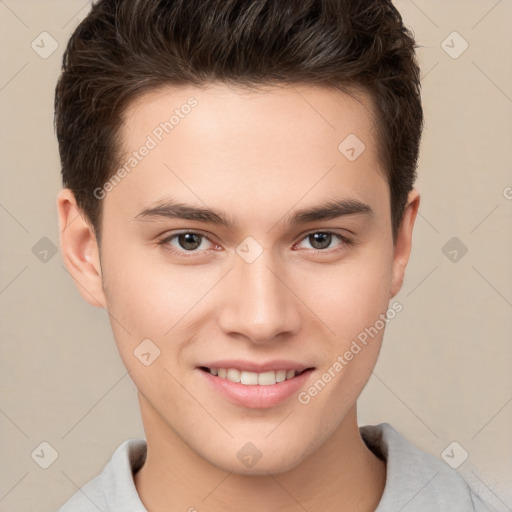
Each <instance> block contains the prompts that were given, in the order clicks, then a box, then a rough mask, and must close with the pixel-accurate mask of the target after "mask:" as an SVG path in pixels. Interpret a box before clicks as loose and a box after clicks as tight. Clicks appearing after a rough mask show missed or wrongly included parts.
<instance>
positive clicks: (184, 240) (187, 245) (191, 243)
mask: <svg viewBox="0 0 512 512" xmlns="http://www.w3.org/2000/svg"><path fill="white" fill-rule="evenodd" d="M178 238H179V242H180V245H181V247H183V249H197V248H198V247H199V246H200V245H201V242H200V240H199V241H198V239H200V238H201V235H196V234H194V233H182V234H181V235H179V237H178Z"/></svg>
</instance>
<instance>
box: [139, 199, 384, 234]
mask: <svg viewBox="0 0 512 512" xmlns="http://www.w3.org/2000/svg"><path fill="white" fill-rule="evenodd" d="M349 215H350V216H351V215H367V216H373V215H374V211H373V209H372V208H371V206H370V205H368V204H366V203H363V202H362V201H359V200H358V199H337V200H331V201H328V202H327V203H323V204H322V205H320V206H312V207H309V208H305V209H301V210H297V211H296V212H295V213H294V214H293V215H292V217H291V218H290V220H289V224H291V225H299V224H306V223H309V222H317V221H323V220H332V219H337V218H339V217H345V216H349ZM152 218H167V219H170V218H175V219H183V220H191V221H199V222H206V223H209V224H217V225H224V226H226V227H227V228H229V229H233V226H234V225H235V220H234V218H230V217H228V216H227V215H226V214H224V213H223V212H221V211H220V210H212V209H209V208H202V207H198V206H193V205H187V204H184V203H180V202H177V201H174V200H172V199H168V200H165V201H162V202H160V203H158V204H156V205H153V206H151V207H149V208H145V209H144V210H142V211H141V212H140V213H138V214H137V215H136V216H135V217H134V220H139V221H146V220H150V219H152Z"/></svg>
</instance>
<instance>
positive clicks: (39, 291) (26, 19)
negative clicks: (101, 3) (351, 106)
mask: <svg viewBox="0 0 512 512" xmlns="http://www.w3.org/2000/svg"><path fill="white" fill-rule="evenodd" d="M396 4H397V6H398V8H399V9H400V11H401V12H402V14H403V16H404V19H405V21H406V24H407V25H408V26H410V27H411V28H412V29H413V31H414V33H415V35H416V37H417V41H418V43H419V44H421V45H422V46H423V48H421V49H420V50H419V57H420V62H421V66H422V70H423V98H424V108H425V115H426V128H425V134H424V139H423V145H422V155H421V161H420V167H419V174H420V178H419V181H418V184H417V185H418V188H419V190H420V192H421V193H422V203H421V208H420V217H419V219H418V221H417V225H416V229H415V235H414V244H415V245H414V249H413V254H412V259H411V262H410V265H409V269H408V274H407V278H406V281H405V284H404V287H403V289H402V291H401V292H400V294H399V296H398V297H397V299H398V300H399V301H400V302H401V303H402V304H403V306H404V310H403V311H402V312H401V313H400V314H399V315H398V316H397V318H396V319H395V320H393V321H392V322H391V323H390V325H389V326H388V328H387V332H386V336H385V340H384V346H383V349H382V352H381V358H380V360H379V363H378V364H377V367H376V368H375V373H374V375H373V376H372V377H371V379H370V381H369V383H368V385H367V387H366V389H365V390H364V392H363V394H362V396H361V399H360V402H359V404H360V405H359V422H360V424H375V423H380V422H388V423H391V424H392V425H393V426H394V427H395V428H396V429H397V430H398V431H399V432H401V433H402V434H403V435H404V436H405V437H407V438H408V439H409V440H410V441H411V442H413V443H415V444H416V445H417V446H419V447H420V448H422V449H424V450H425V451H428V452H430V453H432V454H434V455H436V456H437V457H441V452H442V451H443V450H444V448H445V447H446V446H447V445H449V443H451V442H452V441H457V442H458V443H459V444H460V445H461V446H462V447H463V448H464V449H465V450H466V451H467V452H468V453H469V458H468V459H467V460H466V461H465V462H464V463H463V464H462V465H461V466H460V468H459V470H460V471H461V472H463V473H464V474H465V475H466V476H467V477H468V478H471V479H472V480H474V481H475V482H477V484H478V485H479V486H480V487H481V488H482V489H483V490H484V491H486V492H487V493H488V494H489V495H490V496H491V499H492V500H493V502H494V504H495V506H496V508H497V509H498V510H510V509H511V508H512V484H511V482H512V371H511V370H512V343H511V339H512V258H511V256H512V236H511V233H512V231H511V219H512V199H511V198H512V143H511V135H512V115H511V113H512V68H511V62H512V32H511V30H510V27H511V24H510V21H511V20H512V3H511V1H510V0H501V1H496V0H459V1H447V0H442V1H441V0H435V1H434V0H428V1H427V0H416V1H415V2H413V1H412V0H399V1H397V2H396ZM88 9H89V3H88V2H85V1H83V0H82V1H80V2H78V1H75V0H73V1H70V0H59V1H57V0H52V1H45V2H43V1H39V2H36V1H21V0H19V1H16V0H4V1H0V19H1V27H0V33H1V34H2V35H1V47H0V48H1V50H0V51H1V57H2V66H1V68H0V102H1V116H2V138H1V155H2V159H1V165H2V172H1V187H0V223H1V232H2V236H1V251H2V253H1V269H0V307H1V320H2V328H1V333H2V343H1V345H0V346H1V356H2V357H1V373H0V375H1V376H0V379H1V395H0V432H1V447H0V452H1V453H2V468H1V474H0V511H9V512H18V511H20V512H21V511H25V512H26V511H36V510H37V511H45V510H46V511H51V510H55V509H56V508H58V506H59V505H60V504H62V503H63V502H64V501H65V500H66V499H67V498H68V497H69V496H70V495H71V494H72V493H74V492H75V491H76V490H77V489H78V487H80V486H81V485H83V484H84V483H85V482H87V481H88V480H89V479H91V478H92V477H93V476H95V475H96V474H98V473H99V472H100V471H101V470H102V469H103V467H104V465H105V464H106V462H107V461H108V460H109V458H110V456H111V455H112V453H113V451H114V450H115V448H116V447H117V446H118V445H119V444H120V443H121V442H122V441H123V440H125V439H127V438H130V437H139V436H143V430H142V426H141V422H140V418H139V413H138V405H137V402H136V394H135V387H134V385H133V383H132V382H131V381H130V379H129V378H128V376H127V373H126V370H125V368H124V366H123V364H122V363H121V360H120V359H119V357H118V354H117V351H116V348H115V345H114V342H113V339H112V336H111V332H110V326H109V324H108V318H107V315H106V314H105V312H104V311H103V310H99V309H94V308H93V307H91V306H89V305H88V304H87V303H85V301H83V300H82V298H81V297H80V296H79V294H78V292H77V290H76V289H75V286H74V284H73V282H72V280H71V278H70V276H69V274H68V273H67V271H66V270H65V269H64V267H63V263H62V258H61V256H60V254H59V252H57V253H56V254H55V255H53V256H52V254H51V252H50V253H48V255H47V261H46V262H42V261H40V259H39V258H38V257H36V254H34V252H36V253H37V250H34V252H33V247H34V246H35V245H36V244H37V243H40V244H45V243H46V244H47V245H48V243H49V242H48V241H43V242H39V241H40V240H41V239H42V238H43V237H46V238H48V239H49V240H50V241H51V242H53V244H55V245H58V227H57V216H56V207H55V196H56V194H57V191H58V189H59V187H60V174H59V173H60V170H59V161H58V152H57V143H56V139H55V136H54V132H53V127H52V121H53V92H54V87H55V82H56V79H57V76H58V72H59V67H60V61H61V57H62V52H63V49H64V46H65V44H66V42H67V40H68V38H69V36H70V34H71V32H72V31H73V29H74V27H75V26H76V24H77V23H78V21H79V20H80V19H82V18H83V17H84V16H85V14H86V13H87V11H88ZM43 31H46V32H48V33H49V34H50V35H51V36H52V37H53V38H54V39H55V40H56V41H57V42H58V45H59V46H58V48H57V49H56V51H55V52H54V53H53V54H52V55H50V56H48V57H47V58H42V57H41V56H40V55H39V54H38V53H36V52H35V51H34V50H33V49H32V47H31V43H32V41H33V40H35V41H36V42H37V41H40V39H41V38H40V37H39V38H38V36H39V34H40V33H41V32H43ZM453 31H457V32H458V33H459V34H460V35H461V36H462V37H463V38H464V39H465V40H466V41H467V42H468V43H469V47H468V48H467V50H466V51H465V52H464V53H462V54H461V55H460V56H459V57H458V58H453V57H452V56H450V55H448V53H446V52H445V50H444V49H443V48H442V46H441V44H442V41H443V40H445V39H446V38H447V36H449V35H450V34H451V33H452V32H453ZM45 37H46V36H45ZM452 40H453V43H452V42H451V41H452ZM46 41H47V42H46V44H45V49H46V51H48V50H49V49H51V47H50V45H49V40H46ZM447 41H448V45H450V46H452V47H453V48H452V49H451V50H449V51H451V52H452V54H453V52H455V51H458V50H460V49H461V48H462V46H461V43H462V41H461V40H459V39H457V36H455V39H454V36H450V38H449V39H448V40H447ZM40 51H41V50H40ZM507 187H508V188H507ZM507 196H508V198H507ZM452 237H457V238H458V240H459V241H460V243H462V244H464V245H465V246H466V247H467V249H468V251H467V253H466V254H465V255H464V256H463V257H461V258H460V259H459V261H457V262H452V261H450V259H449V258H448V257H447V256H445V254H444V253H443V251H442V248H443V247H444V246H445V244H446V243H447V242H448V241H449V240H450V239H451V238H452ZM458 243H459V242H458ZM38 247H40V246H36V249H37V248H38ZM445 252H447V253H448V251H445ZM460 254H461V253H460V252H459V255H460ZM40 256H41V255H40ZM448 256H450V255H449V254H448ZM459 257H460V256H459ZM43 441H45V442H47V443H49V444H50V445H51V446H52V447H53V448H54V449H55V450H56V451H57V453H58V458H57V459H56V461H55V462H54V463H53V464H52V465H51V466H50V467H49V468H48V469H42V468H41V467H40V466H39V465H38V464H37V463H36V462H35V461H34V460H33V458H32V457H31V453H32V452H33V451H34V449H36V448H37V447H38V446H39V445H40V443H41V442H43ZM46 453H49V451H48V449H47V450H46ZM35 458H36V459H37V457H35Z"/></svg>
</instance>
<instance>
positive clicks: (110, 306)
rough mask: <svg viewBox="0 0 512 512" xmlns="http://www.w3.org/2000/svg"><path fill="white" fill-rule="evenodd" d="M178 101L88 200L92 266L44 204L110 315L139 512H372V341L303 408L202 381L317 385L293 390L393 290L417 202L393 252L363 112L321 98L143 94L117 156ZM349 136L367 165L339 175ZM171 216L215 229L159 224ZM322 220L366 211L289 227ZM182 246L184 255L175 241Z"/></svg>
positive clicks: (73, 229) (378, 470) (85, 239)
mask: <svg viewBox="0 0 512 512" xmlns="http://www.w3.org/2000/svg"><path fill="white" fill-rule="evenodd" d="M190 97H194V98H195V99H196V100H197V106H196V107H195V108H194V109H193V111H192V112H191V113H190V115H188V116H186V117H185V118H184V119H182V120H181V121H180V123H179V125H178V126H176V127H175V129H174V130H173V131H172V132H171V133H170V134H169V135H167V136H166V137H165V138H163V140H162V141H161V142H160V143H159V144H158V147H156V148H154V149H152V151H151V152H150V153H149V154H148V155H147V156H146V157H145V158H144V159H143V160H142V161H141V162H140V163H138V165H137V168H136V169H134V170H133V171H132V172H131V173H130V174H129V175H128V176H126V177H125V178H124V179H123V181H122V182H120V183H119V184H118V185H117V186H116V187H115V188H113V189H112V190H111V191H110V192H109V193H108V194H107V195H106V197H105V198H104V199H103V200H102V201H103V203H102V207H103V224H102V228H101V235H102V237H101V251H100V249H99V248H98V245H97V243H96V239H95V237H94V234H93V232H92V231H91V229H90V228H89V225H88V223H87V222H86V221H85V220H84V217H83V215H81V214H78V211H77V206H76V202H75V199H74V197H73V194H72V193H71V192H70V191H69V190H67V189H64V190H62V191H61V193H60V194H59V196H58V212H59V219H60V228H61V246H62V252H63V256H64V259H65V263H66V265H67V267H68V269H69V271H70V273H71V275H72V277H73V279H74V280H75V281H76V283H77V286H78V289H79V290H80V293H81V294H82V295H83V297H84V298H85V299H86V300H87V301H88V302H89V303H91V304H93V305H95V306H100V307H104V308H106V309H107V310H108V312H109V315H110V319H111V325H112V330H113V333H114V337H115V341H116V343H117V347H118V350H119V353H120V355H121V358H122V360H123V362H124V364H125V365H126V367H127V369H128V370H129V371H130V377H131V378H132V379H133V381H134V382H135V384H136V386H137V388H138V396H139V402H140V408H141V414H142V419H143V423H144V428H145V433H146V438H147V442H148V453H147V460H146V463H145V465H144V466H143V468H142V469H141V470H140V471H139V472H138V473H137V474H136V475H135V478H134V480H135V484H136V488H137V491H138V493H139V495H140V497H141V500H142V502H143V503H144V505H145V507H146V508H147V509H148V510H149V511H150V512H153V511H154V512H156V511H162V510H183V511H186V510H189V509H190V508H191V507H194V508H195V509H197V510H198V511H200V512H202V511H214V512H220V511H223V512H227V511H228V512H229V511H233V512H235V511H240V510H244V511H247V512H250V511H261V510H266V511H267V512H277V511H279V512H288V511H303V510H308V511H309V512H317V511H318V512H319V511H325V510H338V511H372V510H374V509H375V507H376V506H377V504H378V502H379V500H380V498H381V495H382V492H383V489H384V485H385V478H386V468H385V464H384V462H383V461H382V460H380V459H379V458H377V457H376V456H375V455H374V454H373V453H372V452H371V451H370V450H369V449H368V448H367V447H366V445H365V444H364V442H363V441H362V439H361V437H360V435H359V430H358V425H357V417H356V400H357V398H358V396H359V395H360V393H361V391H362V390H363V388H364V386H365V385H366V383H367V381H368V378H369V377H370V374H371V371H372V370H373V368H374V366H375V363H376V361H377V357H378V354H379V350H380V347H381V343H382V334H383V332H381V333H380V334H379V336H376V337H375V338H374V339H372V341H371V342H370V343H368V346H366V347H365V348H364V350H362V351H361V352H360V353H359V354H357V356H355V357H354V358H353V360H351V361H350V363H349V364H348V365H347V366H346V367H345V368H343V370H342V371H341V372H340V373H339V374H338V375H337V376H336V377H335V378H333V379H332V381H331V382H329V383H328V384H327V385H326V386H325V388H324V389H322V391H321V392H319V393H318V395H317V396H315V399H314V400H312V401H311V402H310V403H308V404H307V405H304V404H301V403H300V402H299V401H298V400H297V396H296V395H297V394H294V395H293V396H291V397H289V398H287V399H285V400H284V401H281V402H279V403H278V404H276V405H273V406H269V407H259V408H254V407H247V406H244V405H240V404H236V403H233V402H231V401H230V400H228V399H227V398H226V397H225V396H224V395H223V394H221V393H219V392H218V391H217V390H216V389H214V388H213V387H212V386H209V385H207V382H206V380H205V378H204V377H205V375H204V374H203V373H202V370H200V369H199V367H200V366H201V365H204V364H205V362H212V361H219V360H223V359H224V360H225V359H241V360H245V361H253V362H255V363H265V362H268V361H271V360H276V359H286V360H292V361H296V362H298V363H301V364H305V365H307V366H310V367H314V368H315V369H314V370H313V371H312V372H311V373H310V375H309V377H308V378H307V379H306V382H305V383H304V386H303V387H302V388H301V389H307V388H308V387H309V386H311V385H312V384H313V383H314V381H315V380H316V379H318V378H319V376H320V375H321V374H322V373H323V372H324V371H325V370H326V369H327V368H329V367H330V366H331V365H332V364H333V363H334V361H335V360H336V358H337V356H338V355H340V354H343V353H344V352H345V351H346V350H348V349H349V347H350V344H351V341H352V340H354V339H355V338H356V337H357V335H358V334H359V333H360V332H361V331H363V330H364V329H365V327H368V326H372V325H373V324H374V323H375V321H376V320H377V319H378V318H379V315H380V314H381V313H385V312H386V310H387V309H388V306H389V301H390V298H392V297H394V296H395V295H396V294H397V293H398V291H399V290H400V287H401V285H402V280H403V276H404V271H405V268H406V265H407V261H408V258H409V254H410V249H411V238H412V230H413V225H414V221H415V218H416V214H417V210H418V206H419V195H418V193H417V191H416V190H413V191H412V192H411V193H410V195H409V199H408V204H407V207H406V210H405V214H404V217H403V222H402V225H401V228H400V231H399V233H398V237H397V240H396V243H395V244H393V239H392V231H391V217H390V194H389V187H388V183H387V180H386V178H385V173H384V170H383V168H382V163H381V161H380V159H379V154H378V152H377V140H376V134H375V126H374V120H373V117H372V110H371V108H372V107H371V104H370V102H369V100H368V98H367V97H366V96H364V95H363V94H358V97H357V99H356V98H354V97H352V96H349V95H347V94H345V93H342V92H341V91H339V90H334V89H326V88H321V87H312V86H309V87H307V86H299V85H295V86H282V87H271V88H270V87H269V88H267V89H265V90H258V91H247V90H245V91H242V90H241V89H237V88H234V87H228V86H226V85H222V84H212V85H210V86H209V87H206V88H197V87H192V86H187V87H179V88H178V87H177V88H164V89H160V90H157V91H153V92H151V93H147V94H145V95H143V96H141V97H140V98H139V99H138V100H136V101H135V102H133V103H132V105H131V106H130V108H129V109H128V110H127V112H126V113H125V117H124V125H123V127H122V131H121V134H122V138H123V150H124V152H125V154H126V155H129V154H130V153H131V152H132V151H133V150H134V149H136V148H138V147H140V146H141V144H143V143H144V141H145V140H146V137H147V135H148V134H150V133H151V132H152V130H154V128H155V126H157V125H158V124H159V123H160V122H161V121H162V120H163V119H165V118H166V117H168V116H167V114H168V113H169V112H172V111H173V110H174V109H176V108H177V107H179V106H180V105H183V104H184V103H186V102H187V100H188V99H189V98H190ZM349 134H355V135H356V136H357V137H358V138H359V139H360V140H361V141H363V143H364V144H365V146H366V149H365V151H364V152H363V153H362V154H361V155H360V156H359V157H358V158H357V159H356V160H354V161H350V160H349V159H347V158H346V157H345V156H344V155H343V154H342V153H340V151H339V150H338V146H339V144H340V142H342V141H343V140H344V139H345V138H346V137H347V136H348V135H349ZM171 200H172V201H174V203H181V204H183V205H188V206H190V207H195V208H203V209H208V210H213V211H214V212H215V213H216V214H217V216H216V217H215V216H214V217H212V216H211V215H210V217H209V218H208V217H204V216H203V217H199V218H197V216H196V218H195V219H194V220H189V219H184V218H179V216H178V217H173V216H169V215H166V214H165V213H167V214H170V213H171V209H170V208H167V209H164V211H163V210H162V208H160V209H158V207H161V206H162V205H163V204H165V203H166V202H168V201H171ZM330 201H345V202H347V201H352V203H351V204H355V203H357V204H363V205H366V206H367V207H368V208H366V209H364V208H363V209H362V210H361V211H359V212H358V211H353V209H352V210H351V209H350V208H349V209H348V210H349V211H345V214H344V215H340V216H339V217H336V218H331V219H325V218H321V217H319V216H317V217H316V220H315V217H312V216H311V215H310V216H309V217H307V218H304V216H302V217H300V218H299V215H298V212H299V210H300V211H303V210H309V209H321V208H322V207H325V205H326V204H327V203H328V202H330ZM168 206H169V205H168ZM155 208H157V210H155ZM356 210H357V208H356ZM182 212H183V210H182ZM294 217H295V218H296V219H297V218H299V220H300V222H298V223H297V222H292V219H293V218H294ZM222 218H224V220H225V221H226V222H227V224H224V223H222V222H220V220H222ZM304 220H305V222H304ZM187 232H188V233H190V232H191V233H195V234H197V235H200V236H196V237H194V235H193V234H189V235H187V238H186V239H184V237H183V236H182V237H181V238H180V237H179V236H177V235H178V234H180V233H181V234H183V233H187ZM326 232H331V233H332V235H331V236H329V235H321V233H326ZM315 233H317V235H316V237H317V239H318V240H319V241H315V236H313V235H314V234H315ZM173 235H176V236H173ZM247 237H252V239H254V240H255V241H256V242H257V244H258V246H259V247H261V249H262V253H261V255H260V256H259V257H258V258H256V259H255V260H254V261H253V262H251V263H248V262H247V261H246V260H244V258H242V257H241V256H240V255H239V253H238V252H237V247H239V246H240V244H241V243H242V242H243V241H244V240H245V239H246V238H247ZM184 240H185V242H189V245H186V243H185V244H184ZM190 242H197V243H195V245H194V244H193V243H190ZM147 338H149V339H151V340H152V342H153V343H154V344H155V345H156V346H158V347H159V349H160V351H161V353H160V356H159V357H158V358H157V359H156V360H155V361H154V362H153V363H152V364H151V365H149V366H145V365H144V364H142V363H141V361H140V360H139V359H138V358H136V357H135V356H134V350H135V349H136V347H137V346H138V345H139V344H140V343H141V341H142V340H144V339H147ZM247 443H252V445H254V446H255V447H256V448H257V449H258V451H259V452H260V453H261V459H260V460H259V461H258V462H257V463H256V464H255V465H253V466H252V467H247V466H246V465H244V464H243V463H242V462H241V460H240V459H239V458H238V457H237V454H238V452H239V450H240V449H241V448H242V447H244V446H245V445H246V444H247Z"/></svg>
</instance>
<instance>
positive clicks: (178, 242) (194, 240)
mask: <svg viewBox="0 0 512 512" xmlns="http://www.w3.org/2000/svg"><path fill="white" fill-rule="evenodd" d="M158 243H159V244H160V245H162V246H163V247H164V249H165V250H167V251H169V252H174V253H187V252H188V253H195V252H204V251H205V250H206V249H208V244H213V242H212V241H211V240H210V239H209V238H208V237H206V236H205V235H203V234H201V233H197V232H195V231H183V232H181V233H174V234H172V235H170V236H167V237H165V238H164V239H163V240H161V241H160V242H158ZM213 245H215V244H213ZM199 249H201V250H199Z"/></svg>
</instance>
